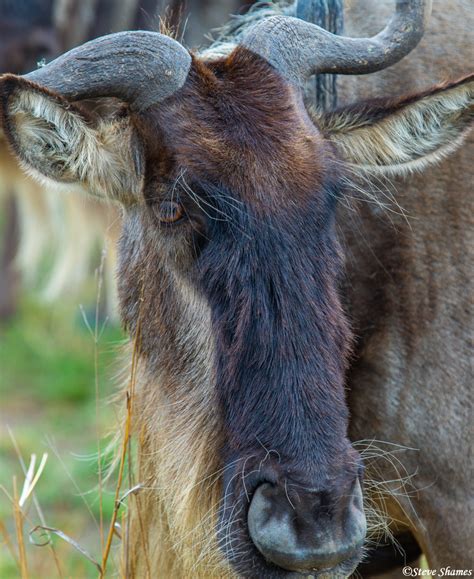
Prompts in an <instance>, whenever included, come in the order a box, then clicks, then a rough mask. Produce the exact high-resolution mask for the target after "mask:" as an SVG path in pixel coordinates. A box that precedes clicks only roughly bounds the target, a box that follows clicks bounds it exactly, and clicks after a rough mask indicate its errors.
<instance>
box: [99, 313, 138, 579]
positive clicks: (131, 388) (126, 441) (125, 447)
mask: <svg viewBox="0 0 474 579" xmlns="http://www.w3.org/2000/svg"><path fill="white" fill-rule="evenodd" d="M140 328H141V311H140V313H139V316H138V321H137V330H136V333H135V338H134V342H133V352H132V365H131V371H130V381H129V385H128V388H127V391H126V404H127V414H126V418H125V428H124V434H123V439H122V446H121V452H120V463H119V469H118V478H117V484H116V486H115V497H114V510H113V513H112V520H111V522H110V527H109V532H108V534H107V540H106V543H105V549H104V551H103V555H102V572H101V575H100V577H101V579H102V578H103V577H104V576H105V572H106V569H107V562H108V559H109V555H110V549H111V547H112V539H113V536H114V529H115V523H116V522H117V516H118V511H119V509H120V505H121V502H120V489H121V486H122V481H123V474H124V470H125V462H126V459H127V452H128V451H129V447H130V438H131V433H132V411H133V398H134V394H135V383H136V371H137V364H138V345H139V342H140Z"/></svg>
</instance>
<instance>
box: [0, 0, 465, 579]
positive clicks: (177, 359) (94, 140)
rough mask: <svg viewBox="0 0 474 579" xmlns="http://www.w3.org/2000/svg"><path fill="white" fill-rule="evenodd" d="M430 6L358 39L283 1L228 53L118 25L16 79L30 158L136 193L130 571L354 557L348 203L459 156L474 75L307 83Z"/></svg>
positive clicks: (16, 142)
mask: <svg viewBox="0 0 474 579" xmlns="http://www.w3.org/2000/svg"><path fill="white" fill-rule="evenodd" d="M428 13H429V8H428V7H427V6H426V5H425V3H423V2H419V1H412V2H397V12H396V15H395V16H394V17H393V18H392V19H391V21H390V24H389V25H388V26H387V28H386V29H384V31H383V32H382V33H380V35H378V36H377V37H376V38H375V39H359V40H355V39H348V38H338V37H333V36H331V35H330V34H328V33H326V32H324V31H322V30H320V29H318V28H317V27H314V26H313V25H310V24H308V23H304V22H302V21H298V20H295V19H292V18H290V17H288V16H273V17H269V18H266V19H263V20H262V21H260V22H258V23H257V24H256V25H255V26H253V27H251V28H250V29H248V30H246V31H243V32H242V33H241V35H240V37H239V43H238V46H237V47H236V48H235V49H234V50H232V52H231V53H230V54H229V55H226V56H222V57H220V58H214V57H213V56H212V55H211V53H207V55H206V56H203V57H199V56H195V55H190V54H189V53H188V52H187V51H186V50H184V48H183V47H182V46H181V45H180V44H179V43H177V42H176V41H174V40H172V39H171V38H169V37H165V36H162V35H159V34H157V33H123V34H119V35H114V36H109V37H105V38H103V39H99V40H97V41H94V42H92V43H89V44H86V45H84V46H82V47H80V48H78V49H76V50H75V51H72V52H71V53H69V54H67V55H65V56H63V57H61V58H59V59H57V60H56V61H54V62H53V63H51V64H49V65H47V66H45V67H43V68H41V69H39V70H38V71H35V72H33V73H31V74H29V75H27V76H26V77H18V76H13V75H6V76H4V77H3V78H2V80H1V89H0V90H1V93H0V94H1V102H2V123H3V129H4V131H5V134H6V135H7V138H8V139H9V141H10V144H11V146H12V149H13V151H14V152H15V154H16V155H17V156H18V158H19V159H20V160H21V162H22V163H23V165H24V166H25V168H26V169H27V170H28V171H30V172H31V173H32V174H35V175H37V176H39V177H40V178H41V179H43V180H45V181H47V182H48V183H52V184H55V185H57V186H58V185H59V186H61V185H63V186H64V185H66V186H67V187H72V186H75V187H77V188H78V189H81V188H82V189H86V190H88V191H91V192H92V193H94V194H95V195H97V196H98V197H100V198H103V199H106V200H109V201H113V202H117V203H120V204H121V206H122V207H123V212H124V213H123V215H124V217H123V219H124V225H123V232H122V238H121V242H120V265H119V274H118V281H119V292H120V301H121V312H122V317H123V321H124V324H125V326H126V327H127V329H128V330H129V332H130V334H131V335H132V336H134V337H135V340H136V343H137V345H138V353H139V365H138V369H137V373H138V380H137V384H136V393H135V400H134V418H135V428H136V435H137V439H138V441H139V450H140V456H139V462H140V464H139V480H140V481H141V483H142V485H143V487H144V490H143V491H142V493H141V495H140V500H139V501H138V508H137V510H136V518H135V523H134V526H133V529H132V533H131V537H132V541H133V542H134V544H133V545H132V549H131V553H130V560H129V563H130V573H131V574H132V575H135V576H138V577H142V576H146V575H147V574H148V575H150V576H160V577H168V576H178V577H190V576H201V577H225V576H235V575H238V576H244V577H285V576H291V575H292V574H294V573H300V574H306V575H307V574H312V575H315V576H329V577H335V576H346V575H348V574H350V573H351V572H352V570H353V569H354V568H355V566H356V565H357V563H358V562H359V560H360V558H361V556H362V549H363V544H364V540H365V534H366V522H365V515H364V509H363V506H362V490H361V483H362V479H363V465H362V462H361V460H360V456H359V455H358V453H357V452H356V450H355V449H354V448H353V447H352V446H351V444H350V443H349V440H348V436H347V429H348V408H347V405H346V401H345V393H344V374H345V371H346V369H347V365H348V357H349V355H350V350H351V342H352V341H353V338H352V336H351V331H350V328H349V324H348V322H347V320H346V317H345V314H344V312H343V308H342V305H341V299H340V295H339V291H338V286H339V283H340V276H341V273H342V258H343V256H342V251H341V248H340V246H339V243H338V240H337V237H336V233H335V220H336V210H337V206H338V203H339V202H340V201H343V200H344V195H345V192H344V183H346V182H347V181H348V180H350V179H352V174H353V173H354V172H355V173H360V174H363V175H367V174H369V175H370V174H376V175H388V176H393V175H397V174H406V172H407V171H410V170H412V169H424V168H425V167H426V166H428V165H429V164H430V163H431V162H437V161H439V160H440V159H442V158H443V157H444V156H445V155H446V154H448V153H450V152H452V151H453V150H454V149H455V147H456V146H458V145H459V144H460V143H461V140H462V138H463V137H464V136H465V134H466V132H467V130H468V128H469V126H470V124H471V122H472V92H473V79H472V76H471V77H464V78H462V79H461V80H458V81H455V82H448V83H443V84H440V85H437V86H435V87H433V88H431V89H429V90H425V91H423V92H420V93H417V94H414V95H411V96H407V97H401V98H398V99H394V98H393V96H391V97H390V98H388V99H381V100H377V101H363V102H362V103H360V104H358V105H356V106H350V107H344V108H341V109H340V110H338V111H335V112H332V113H329V114H326V115H324V114H312V115H311V116H310V115H309V114H308V112H307V110H306V108H305V106H304V104H303V101H302V98H301V89H300V86H301V84H302V82H303V81H304V79H305V78H307V77H308V76H310V75H311V74H315V73H319V72H333V73H344V74H362V73H368V72H373V71H374V70H378V69H381V68H383V67H384V66H389V65H390V64H393V63H394V62H396V61H397V60H399V59H400V58H402V57H403V56H404V55H405V54H407V52H409V51H410V50H411V49H412V48H413V47H414V46H415V45H416V43H417V42H418V40H419V39H420V37H421V35H422V33H423V31H424V27H425V23H426V19H427V15H428ZM138 63H139V65H138ZM110 96H113V97H118V98H119V99H120V100H122V101H123V102H124V103H125V105H124V106H123V107H120V108H118V109H117V111H116V114H115V115H114V116H113V117H111V118H103V119H98V120H97V119H95V118H92V117H90V116H89V115H88V114H87V112H86V111H85V110H83V109H81V107H80V105H78V104H77V103H76V104H74V101H78V100H80V99H81V98H102V97H110ZM354 253H355V248H354ZM364 257H365V256H364ZM360 273H361V272H360ZM356 274H357V272H356ZM356 274H354V280H355V282H358V278H357V275H356ZM361 279H362V282H363V281H364V279H363V277H362V278H361ZM361 299H362V298H361ZM357 300H358V296H357V295H356V296H355V297H353V299H352V305H353V307H354V308H355V312H356V313H359V314H360V317H359V320H357V321H358V322H359V321H360V320H361V319H362V320H363V315H362V314H363V313H365V310H364V309H363V308H361V309H360V311H359V310H357V308H356V306H357V305H358V304H357ZM367 303H369V304H370V300H368V301H367ZM366 307H367V306H366ZM374 313H375V312H374ZM353 315H354V314H353ZM369 315H370V311H369ZM362 329H366V328H365V327H363V328H362ZM370 329H371V328H370ZM371 337H372V336H370V335H369V338H371ZM389 346H390V348H389V351H390V352H392V353H393V348H394V346H393V344H389ZM368 354H369V355H370V352H369V353H367V352H366V351H365V352H362V355H361V358H360V360H359V368H358V367H357V366H356V367H355V368H354V369H353V374H354V380H355V381H354V384H355V385H357V384H358V382H357V372H359V373H360V372H361V370H360V368H361V367H362V373H364V370H365V375H366V376H367V375H368V372H367V369H364V366H363V363H364V360H370V357H369V356H368ZM375 369H376V368H375ZM374 375H375V378H373V377H371V380H374V379H377V377H378V375H377V372H374ZM359 384H360V382H359ZM375 388H376V385H375V386H374V387H373V389H375ZM359 391H360V390H359ZM356 393H357V390H354V393H353V396H355V395H356ZM367 399H370V395H366V398H365V400H366V401H367ZM386 400H389V397H386ZM372 403H373V404H375V402H372ZM363 404H364V396H363V395H362V394H360V395H359V398H358V399H357V401H355V402H354V404H353V408H354V409H355V411H356V414H355V419H356V420H359V421H361V420H362V418H363V416H364V413H365V412H368V411H367V407H366V406H365V407H364V408H363V409H362V410H360V409H358V406H360V405H363ZM358 410H359V414H357V411H358ZM355 424H357V422H355ZM416 530H417V529H416ZM417 536H421V534H420V535H417ZM434 536H435V537H436V533H434ZM436 541H438V542H437V543H436ZM436 541H435V543H433V545H435V546H436V545H440V543H439V538H438V539H437V540H436ZM422 546H423V548H425V549H426V550H427V552H428V554H429V555H431V554H432V552H433V551H431V552H430V546H429V545H428V544H427V543H426V542H425V543H423V545H422ZM440 551H441V547H440Z"/></svg>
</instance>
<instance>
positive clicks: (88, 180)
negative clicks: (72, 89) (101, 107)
mask: <svg viewBox="0 0 474 579" xmlns="http://www.w3.org/2000/svg"><path fill="white" fill-rule="evenodd" d="M0 99H1V114H0V120H1V124H2V127H3V131H4V133H5V135H6V137H7V139H8V141H9V143H10V145H11V147H12V150H13V152H14V153H15V155H16V156H17V157H18V159H19V160H20V162H21V164H22V166H23V167H24V168H25V169H26V170H27V171H28V172H29V173H30V174H31V175H32V176H33V177H36V178H38V179H40V180H42V181H46V182H47V183H48V184H55V185H65V186H66V188H67V189H74V188H79V189H81V190H84V191H86V192H88V193H91V194H93V195H96V196H99V197H101V198H103V199H110V200H116V201H120V202H122V203H124V204H126V205H129V204H133V203H136V202H137V200H138V198H139V193H140V191H141V186H142V178H143V163H142V157H143V153H142V146H141V144H140V142H139V139H138V136H137V134H136V131H135V129H134V128H133V125H132V123H131V121H130V118H129V116H128V115H127V114H125V115H121V116H120V117H119V118H113V119H109V120H93V119H92V118H91V117H90V116H89V115H88V114H87V113H86V112H85V111H84V110H83V109H81V108H79V107H78V106H75V105H73V104H71V103H69V102H68V101H67V100H65V99H63V98H62V97H61V96H60V95H58V94H54V93H51V92H49V91H47V90H45V89H43V88H42V87H39V86H37V85H36V84H34V83H31V82H30V81H27V80H25V79H23V78H21V77H17V76H14V75H5V76H3V77H0Z"/></svg>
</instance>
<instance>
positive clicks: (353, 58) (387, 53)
mask: <svg viewBox="0 0 474 579" xmlns="http://www.w3.org/2000/svg"><path fill="white" fill-rule="evenodd" d="M430 14H431V0H397V2H396V10H395V14H394V15H393V17H392V19H391V20H390V22H389V23H388V24H387V26H386V27H385V28H384V29H383V30H382V32H379V34H377V35H376V36H373V37H372V38H348V37H344V36H336V35H334V34H331V33H330V32H327V31H326V30H324V29H323V28H320V27H319V26H316V25H315V24H311V23H309V22H304V21H303V20H299V19H298V18H292V17H289V16H273V17H271V18H267V19H266V20H262V21H261V22H259V23H258V24H256V25H255V26H254V27H252V28H251V29H250V30H249V32H248V34H247V35H246V36H245V39H244V41H243V43H242V44H243V45H244V46H246V47H247V48H248V49H250V50H252V51H253V52H255V53H257V54H259V55H260V56H262V57H263V58H265V59H266V60H268V61H269V62H270V63H271V64H272V65H273V66H275V68H276V69H277V70H279V71H280V72H281V73H282V74H283V75H284V76H286V77H287V78H288V79H289V80H291V81H293V82H296V83H298V84H300V83H302V82H303V81H304V80H305V79H307V78H308V77H309V76H311V75H313V74H320V73H337V74H367V73H370V72H376V71H377V70H382V69H383V68H387V67H389V66H391V65H392V64H395V63H396V62H398V61H399V60H401V59H402V58H403V57H404V56H406V55H407V54H408V53H409V52H410V51H411V50H413V49H414V48H415V46H416V45H417V44H418V42H419V41H420V40H421V37H422V36H423V33H424V31H425V27H426V25H427V22H428V19H429V16H430Z"/></svg>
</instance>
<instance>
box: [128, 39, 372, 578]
mask: <svg viewBox="0 0 474 579" xmlns="http://www.w3.org/2000/svg"><path fill="white" fill-rule="evenodd" d="M137 128H138V130H139V132H140V133H141V135H143V137H144V142H145V143H146V145H145V149H146V150H145V158H146V159H147V166H146V177H145V189H144V191H145V200H146V204H145V206H141V207H140V209H130V210H129V212H128V215H127V217H126V220H125V226H124V234H123V238H122V243H121V272H120V275H119V276H118V279H119V282H120V294H121V302H122V310H123V315H124V321H125V323H126V324H127V326H128V327H129V329H130V330H131V331H132V332H133V331H135V330H136V322H137V319H138V318H139V317H142V319H143V320H146V323H142V324H141V328H140V334H141V345H140V347H141V352H142V355H143V357H144V358H145V359H146V360H147V372H148V373H149V374H150V375H160V376H161V377H162V378H161V382H164V386H163V387H164V388H165V389H168V390H169V395H170V399H172V398H173V393H172V390H173V388H174V387H176V384H178V383H180V382H181V381H182V380H186V379H189V376H196V377H199V378H196V379H195V380H194V381H193V383H194V384H195V385H194V388H199V384H198V383H196V382H199V381H201V382H204V381H205V380H207V382H208V383H207V385H206V386H203V385H201V387H202V388H207V389H209V388H212V395H211V399H212V400H213V407H212V408H209V409H208V412H210V413H214V414H215V415H217V416H218V421H219V430H220V441H221V442H220V448H218V449H216V452H217V453H218V454H219V456H220V462H221V465H222V466H223V467H224V471H223V472H224V476H223V488H222V494H223V502H222V506H221V508H220V514H219V522H218V529H217V533H218V538H219V539H220V540H221V542H222V544H223V549H224V550H225V552H226V556H227V558H228V560H230V561H231V563H232V564H233V566H234V568H235V569H236V570H237V571H238V572H239V574H240V575H242V576H255V573H257V574H258V576H259V577H260V576H272V577H273V576H275V577H276V576H287V574H288V573H289V572H290V571H299V572H305V573H307V572H309V571H312V573H313V574H318V571H322V570H323V569H328V568H329V569H333V571H334V570H337V571H338V572H341V573H345V572H348V573H349V572H350V571H351V570H352V568H353V566H354V565H355V564H356V563H357V561H358V558H359V555H360V547H361V543H362V541H363V538H364V531H365V523H364V522H363V514H362V507H361V505H360V498H361V497H360V487H359V483H358V479H359V477H360V472H361V470H360V465H359V459H358V456H357V454H356V453H355V451H354V450H353V449H352V448H351V446H350V444H349V442H348V440H347V437H346V432H347V421H348V415H347V414H348V413H347V408H346V404H345V396H344V386H343V381H344V371H345V367H346V360H347V355H348V350H349V343H350V332H349V329H348V325H347V322H346V320H345V318H344V315H343V312H342V310H341V305H340V301H339V297H338V294H337V284H338V276H339V273H340V270H341V258H340V254H339V246H338V243H337V240H336V236H335V232H334V211H335V204H336V200H337V197H338V194H339V191H338V187H339V186H338V182H337V179H336V177H335V171H334V153H333V150H332V148H331V146H330V145H329V144H328V142H326V141H325V140H324V139H323V137H322V136H321V135H320V134H319V133H318V131H317V130H316V129H315V127H314V125H313V123H312V122H311V121H310V119H309V117H308V116H307V113H306V111H305V109H304V106H303V104H302V102H301V100H300V97H299V96H298V94H297V92H296V91H294V90H293V89H292V88H290V87H289V85H287V84H286V83H284V81H283V80H282V79H281V78H280V77H279V76H278V75H277V74H276V73H275V72H274V71H273V70H272V69H271V67H270V66H269V65H268V64H266V63H265V62H264V61H263V60H261V59H259V58H258V57H256V56H254V55H252V54H251V53H249V52H247V51H245V50H244V49H240V50H238V51H237V52H236V53H234V55H233V56H232V57H231V58H230V59H228V60H227V61H225V62H217V63H213V64H210V65H209V66H205V65H203V64H202V63H199V62H195V63H194V65H193V68H192V71H191V74H190V77H189V79H188V81H187V83H186V85H185V87H184V88H183V89H182V90H181V91H180V92H179V93H178V94H177V95H176V96H174V97H172V98H170V99H168V100H167V101H165V103H163V104H162V105H160V107H157V108H156V110H150V111H148V113H147V114H146V115H144V116H143V117H142V118H140V119H139V120H138V127H137ZM158 143H159V145H158ZM170 204H171V205H170ZM173 204H178V205H173ZM169 207H172V208H174V210H176V207H178V211H179V214H180V215H181V216H180V217H179V218H178V219H177V220H176V221H174V222H172V223H170V222H169V220H168V219H164V217H166V216H167V210H168V208H169ZM190 296H192V298H191V297H190ZM187 301H188V302H189V301H192V302H193V305H190V304H189V303H186V302H187ZM139 303H141V306H140V308H139V307H138V304H139ZM193 308H195V309H201V310H202V311H201V312H200V313H199V314H196V315H194V314H190V313H189V311H190V310H192V309H193ZM138 309H140V311H141V313H140V316H138V315H137V312H138ZM199 325H200V327H196V326H199ZM193 336H194V337H193ZM203 336H204V337H205V338H203ZM193 341H194V342H193ZM197 349H200V350H201V352H200V354H199V355H196V350H197ZM203 351H205V355H204V354H203ZM201 359H206V360H211V363H212V370H211V372H210V374H211V377H210V378H209V375H208V373H206V371H205V370H202V371H200V370H199V368H196V366H198V365H199V363H200V360H201ZM163 376H164V378H163ZM204 376H206V377H205V378H204ZM209 382H210V384H209ZM194 395H196V393H194ZM197 435H199V434H197ZM249 504H250V505H251V506H250V508H249ZM290 511H295V512H296V514H295V512H293V513H291V512H290ZM290 514H291V518H292V520H293V521H294V520H296V523H294V522H289V523H288V524H286V522H285V521H286V517H287V516H290ZM274 518H279V520H281V521H283V522H284V525H286V526H285V528H284V529H283V530H282V528H281V525H280V527H278V525H276V526H275V520H273V519H274ZM355 519H358V520H357V521H356V520H355ZM272 525H273V527H274V529H273V530H272V528H273V527H272ZM270 527H272V528H270ZM277 527H278V528H279V530H278V529H277ZM249 529H250V531H249ZM249 533H250V534H249ZM229 537H231V539H230V540H229ZM268 537H270V538H271V540H272V541H273V543H272V544H271V545H270V544H266V543H265V541H267V539H268ZM289 537H290V539H291V540H292V541H293V542H294V545H293V547H292V548H291V552H288V550H287V551H285V550H284V549H283V547H282V548H281V549H280V545H283V543H285V541H286V543H287V542H288V540H289V539H288V538H289ZM262 555H263V556H262ZM252 574H253V575H252Z"/></svg>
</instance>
